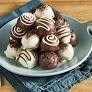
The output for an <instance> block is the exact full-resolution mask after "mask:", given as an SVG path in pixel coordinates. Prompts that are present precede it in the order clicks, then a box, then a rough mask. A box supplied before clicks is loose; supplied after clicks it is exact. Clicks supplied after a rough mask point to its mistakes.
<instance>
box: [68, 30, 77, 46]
mask: <svg viewBox="0 0 92 92" xmlns="http://www.w3.org/2000/svg"><path fill="white" fill-rule="evenodd" d="M70 44H71V45H72V46H73V47H76V45H77V36H76V34H75V32H74V31H72V33H71V39H70Z"/></svg>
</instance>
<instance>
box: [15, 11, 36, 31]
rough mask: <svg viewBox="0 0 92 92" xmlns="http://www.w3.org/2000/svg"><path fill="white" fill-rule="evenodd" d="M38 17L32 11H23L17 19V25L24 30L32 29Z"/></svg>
mask: <svg viewBox="0 0 92 92" xmlns="http://www.w3.org/2000/svg"><path fill="white" fill-rule="evenodd" d="M35 21H36V17H35V15H33V14H32V13H29V12H27V13H23V14H22V15H21V16H20V17H19V19H18V20H17V24H16V25H17V26H18V27H20V28H21V29H23V30H26V31H27V30H30V28H31V26H32V25H33V24H34V23H35Z"/></svg>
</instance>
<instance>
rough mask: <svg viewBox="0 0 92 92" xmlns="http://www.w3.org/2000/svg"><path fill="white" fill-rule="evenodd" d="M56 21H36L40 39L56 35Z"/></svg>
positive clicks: (46, 19)
mask: <svg viewBox="0 0 92 92" xmlns="http://www.w3.org/2000/svg"><path fill="white" fill-rule="evenodd" d="M54 23H55V21H54V20H53V19H49V18H46V17H44V18H40V19H38V20H37V21H36V25H37V33H38V35H39V36H40V37H42V36H45V35H50V34H55V33H56V28H55V24H54Z"/></svg>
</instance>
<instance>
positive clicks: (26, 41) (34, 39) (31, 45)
mask: <svg viewBox="0 0 92 92" xmlns="http://www.w3.org/2000/svg"><path fill="white" fill-rule="evenodd" d="M21 43H22V45H23V48H24V49H36V48H37V47H38V46H39V37H38V36H37V35H36V34H34V33H30V32H28V33H27V34H26V35H24V36H23V37H22V40H21Z"/></svg>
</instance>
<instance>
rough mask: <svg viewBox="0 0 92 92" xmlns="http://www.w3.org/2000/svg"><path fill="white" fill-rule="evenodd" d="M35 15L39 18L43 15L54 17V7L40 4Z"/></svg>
mask: <svg viewBox="0 0 92 92" xmlns="http://www.w3.org/2000/svg"><path fill="white" fill-rule="evenodd" d="M35 15H36V17H37V18H41V17H48V18H54V16H55V15H54V12H53V10H52V8H51V7H50V6H48V5H46V4H40V5H39V6H38V8H37V9H36V11H35Z"/></svg>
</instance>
